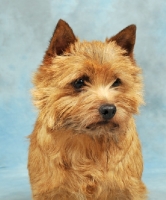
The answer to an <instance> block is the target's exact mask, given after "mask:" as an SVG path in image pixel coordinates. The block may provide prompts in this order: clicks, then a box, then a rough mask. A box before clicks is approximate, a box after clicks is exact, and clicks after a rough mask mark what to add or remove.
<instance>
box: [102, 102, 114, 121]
mask: <svg viewBox="0 0 166 200" xmlns="http://www.w3.org/2000/svg"><path fill="white" fill-rule="evenodd" d="M99 113H100V114H101V115H102V117H103V119H104V120H109V119H111V118H112V117H113V116H114V115H115V113H116V107H115V106H114V105H113V104H104V105H101V107H100V108H99Z"/></svg>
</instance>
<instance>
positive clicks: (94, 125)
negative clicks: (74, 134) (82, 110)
mask: <svg viewBox="0 0 166 200" xmlns="http://www.w3.org/2000/svg"><path fill="white" fill-rule="evenodd" d="M104 126H111V127H112V128H113V129H114V128H118V127H119V126H118V124H114V123H110V121H107V120H104V121H99V122H95V123H92V124H89V125H88V126H87V127H86V129H90V130H94V129H96V128H99V127H104Z"/></svg>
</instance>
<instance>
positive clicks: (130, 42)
mask: <svg viewBox="0 0 166 200" xmlns="http://www.w3.org/2000/svg"><path fill="white" fill-rule="evenodd" d="M135 39H136V26H135V25H134V24H132V25H130V26H128V27H126V28H125V29H123V30H122V31H120V32H119V33H118V34H116V35H115V36H113V37H111V38H110V39H107V42H110V41H115V42H116V43H117V45H119V46H120V47H121V48H122V49H125V50H126V54H125V55H126V56H130V57H133V49H134V44H135Z"/></svg>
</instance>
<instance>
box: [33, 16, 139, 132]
mask: <svg viewBox="0 0 166 200" xmlns="http://www.w3.org/2000/svg"><path fill="white" fill-rule="evenodd" d="M135 32H136V27H135V25H131V26H128V27H127V28H125V29H123V30H122V31H121V32H119V33H118V34H117V35H115V36H113V37H111V38H110V39H106V41H105V42H100V41H92V42H87V41H83V42H80V41H79V39H78V38H76V37H75V35H74V33H73V31H72V29H71V28H70V27H69V25H68V24H67V23H66V22H64V21H63V20H59V22H58V24H57V26H56V28H55V31H54V33H53V36H52V39H51V41H50V45H49V47H48V49H47V51H46V54H45V56H44V60H43V64H42V65H41V66H40V67H39V69H38V71H37V73H36V74H35V77H34V84H35V86H36V87H35V89H34V91H33V96H34V102H35V105H36V106H37V107H38V108H39V110H40V116H39V118H40V120H42V121H43V123H45V124H46V125H47V126H48V127H49V128H51V129H56V130H57V129H68V130H72V131H73V132H75V133H90V134H103V133H104V134H105V133H106V132H107V133H115V132H117V130H118V132H119V130H120V129H121V131H123V130H124V128H127V126H126V124H127V121H128V120H129V119H130V118H131V116H132V115H133V114H136V113H137V112H138V107H139V105H140V104H142V103H143V99H142V80H141V76H140V75H141V70H140V68H139V67H138V66H137V65H136V63H135V60H134V58H133V48H134V44H135Z"/></svg>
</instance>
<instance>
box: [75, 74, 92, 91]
mask: <svg viewBox="0 0 166 200" xmlns="http://www.w3.org/2000/svg"><path fill="white" fill-rule="evenodd" d="M88 80H89V78H88V77H87V76H83V77H82V78H79V79H76V80H75V81H74V82H73V83H72V85H73V87H74V88H75V89H76V90H80V89H81V88H82V87H83V86H85V85H86V82H87V81H88Z"/></svg>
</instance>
